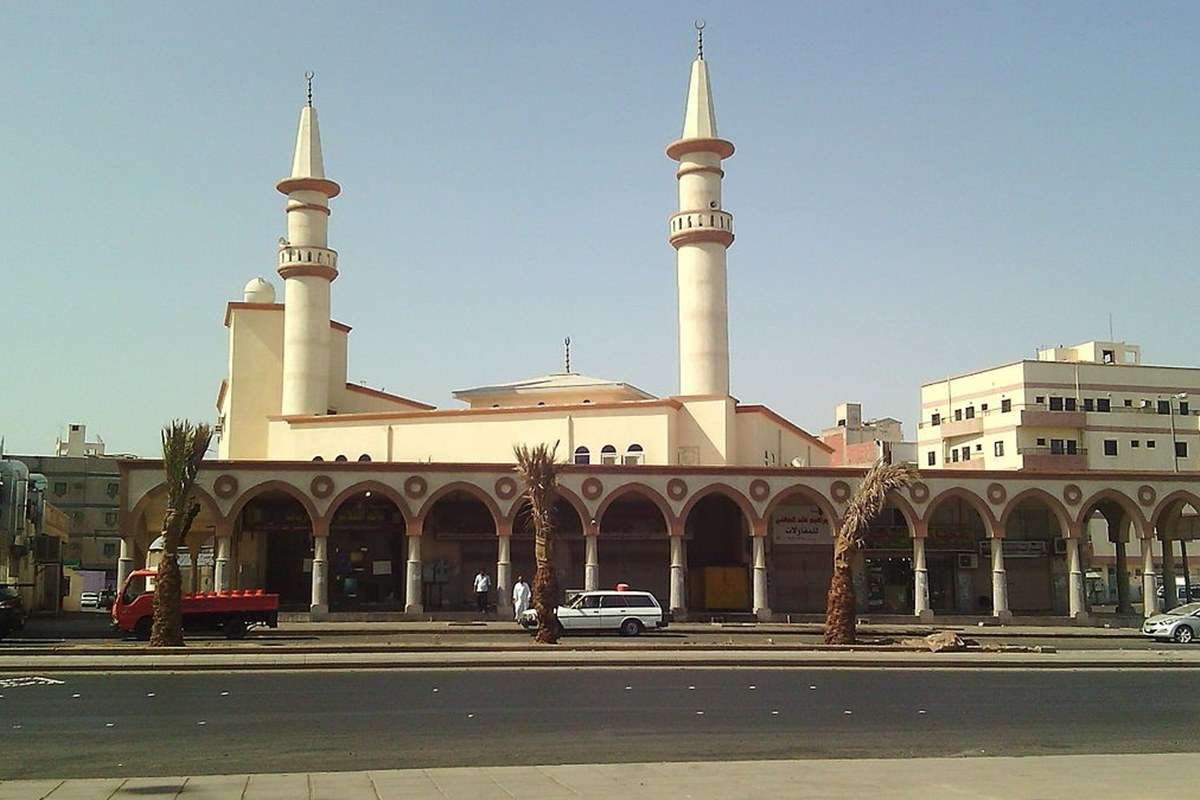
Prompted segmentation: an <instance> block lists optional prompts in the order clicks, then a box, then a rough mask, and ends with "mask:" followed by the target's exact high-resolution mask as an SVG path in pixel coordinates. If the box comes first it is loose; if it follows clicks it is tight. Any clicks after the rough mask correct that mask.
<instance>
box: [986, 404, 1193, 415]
mask: <svg viewBox="0 0 1200 800" xmlns="http://www.w3.org/2000/svg"><path fill="white" fill-rule="evenodd" d="M979 413H980V414H986V413H987V403H980V404H979ZM1179 413H1181V414H1182V413H1183V412H1182V411H1181V412H1179Z"/></svg>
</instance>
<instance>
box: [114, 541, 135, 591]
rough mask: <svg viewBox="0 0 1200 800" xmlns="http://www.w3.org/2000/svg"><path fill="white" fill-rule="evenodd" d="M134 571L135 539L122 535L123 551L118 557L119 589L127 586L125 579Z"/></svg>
mask: <svg viewBox="0 0 1200 800" xmlns="http://www.w3.org/2000/svg"><path fill="white" fill-rule="evenodd" d="M131 572H133V539H131V538H129V537H128V536H122V537H121V553H120V555H119V556H118V557H117V591H121V589H122V588H123V587H124V586H125V579H126V578H128V577H129V573H131Z"/></svg>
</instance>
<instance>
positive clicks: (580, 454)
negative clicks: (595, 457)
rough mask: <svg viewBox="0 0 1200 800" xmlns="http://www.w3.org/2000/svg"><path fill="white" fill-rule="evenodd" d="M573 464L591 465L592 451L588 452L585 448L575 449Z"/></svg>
mask: <svg viewBox="0 0 1200 800" xmlns="http://www.w3.org/2000/svg"><path fill="white" fill-rule="evenodd" d="M575 463H576V464H590V463H592V451H590V450H588V449H587V448H586V447H576V448H575Z"/></svg>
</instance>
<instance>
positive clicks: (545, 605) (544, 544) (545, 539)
mask: <svg viewBox="0 0 1200 800" xmlns="http://www.w3.org/2000/svg"><path fill="white" fill-rule="evenodd" d="M557 451H558V442H555V443H554V446H553V447H549V446H547V445H546V444H545V443H542V444H539V445H537V446H535V447H529V446H528V445H524V444H521V445H517V446H516V447H514V448H513V453H514V454H515V455H516V457H517V474H518V475H520V476H521V481H522V482H523V483H524V484H525V497H526V498H527V499H528V500H529V515H530V517H531V521H532V522H533V536H534V539H533V541H534V546H533V551H534V558H535V560H536V561H537V570H536V571H535V572H534V574H533V607H534V608H535V609H536V610H537V618H538V629H537V637H536V640H537V641H539V642H541V643H542V644H556V643H557V642H558V637H559V636H560V635H561V634H562V627H561V626H560V625H559V624H558V578H557V577H556V576H555V574H554V563H553V562H554V498H555V494H556V492H555V486H556V485H557V484H558V465H557V464H555V463H554V455H555V453H556V452H557Z"/></svg>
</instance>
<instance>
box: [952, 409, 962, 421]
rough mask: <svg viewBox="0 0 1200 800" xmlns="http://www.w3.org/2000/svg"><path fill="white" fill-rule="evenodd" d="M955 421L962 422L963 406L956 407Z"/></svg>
mask: <svg viewBox="0 0 1200 800" xmlns="http://www.w3.org/2000/svg"><path fill="white" fill-rule="evenodd" d="M954 421H955V422H962V409H961V408H956V409H954Z"/></svg>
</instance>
